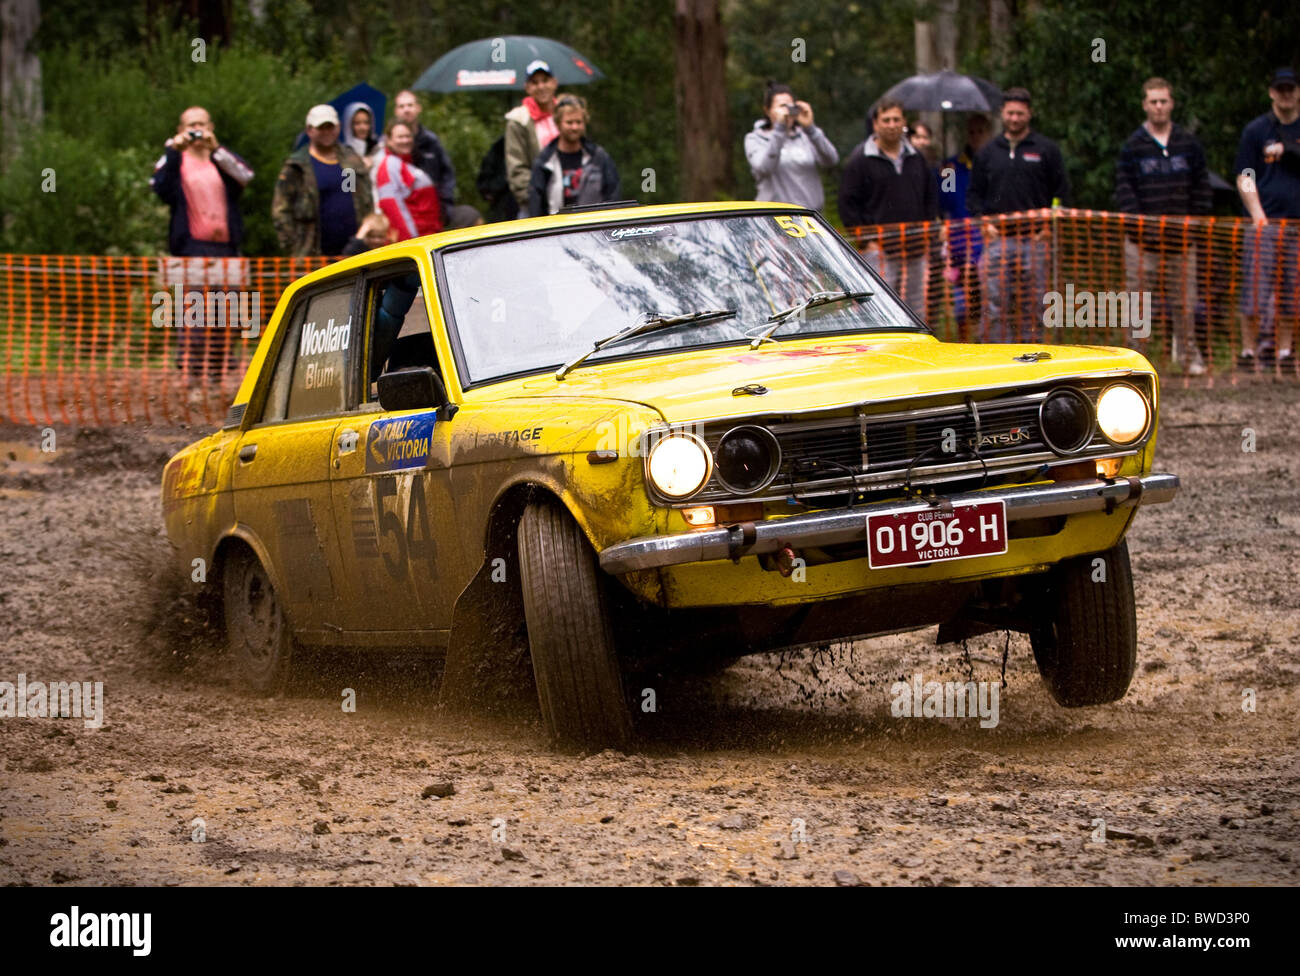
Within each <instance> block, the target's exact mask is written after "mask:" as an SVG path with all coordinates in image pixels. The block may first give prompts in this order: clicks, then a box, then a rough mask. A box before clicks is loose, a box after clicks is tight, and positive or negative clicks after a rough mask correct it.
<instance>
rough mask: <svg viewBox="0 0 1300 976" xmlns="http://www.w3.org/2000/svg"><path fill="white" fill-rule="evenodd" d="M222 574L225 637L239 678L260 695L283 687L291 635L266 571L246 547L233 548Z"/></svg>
mask: <svg viewBox="0 0 1300 976" xmlns="http://www.w3.org/2000/svg"><path fill="white" fill-rule="evenodd" d="M222 575H223V583H224V586H223V593H224V603H225V612H226V642H227V645H228V646H229V648H230V654H231V657H233V658H234V661H235V670H236V672H237V674H238V675H239V679H240V681H241V682H242V683H243V684H244V685H245V686H247V687H248V688H249V689H250V690H251V691H253V692H256V693H257V694H259V695H274V694H276V693H278V692H280V691H283V690H284V687H285V685H286V684H287V682H288V678H289V666H290V660H291V658H292V656H293V636H292V633H291V632H290V629H289V621H288V620H287V619H286V618H285V615H284V609H283V607H282V606H281V603H280V599H279V595H278V594H277V593H276V592H275V587H274V586H272V585H271V578H270V576H268V575H267V572H266V570H265V568H263V566H262V563H261V561H260V560H259V559H258V558H257V556H255V555H254V554H253V553H252V552H250V551H248V550H247V549H239V550H237V551H236V552H234V553H232V554H231V556H230V558H229V559H228V560H227V561H226V565H225V568H224V570H223V574H222Z"/></svg>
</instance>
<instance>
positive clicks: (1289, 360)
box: [1277, 349, 1296, 373]
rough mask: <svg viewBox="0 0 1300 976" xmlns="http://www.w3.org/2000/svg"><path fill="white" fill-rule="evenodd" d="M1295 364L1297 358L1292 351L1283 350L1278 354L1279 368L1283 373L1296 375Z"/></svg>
mask: <svg viewBox="0 0 1300 976" xmlns="http://www.w3.org/2000/svg"><path fill="white" fill-rule="evenodd" d="M1295 362H1296V361H1295V356H1293V355H1292V354H1291V350H1290V349H1283V350H1282V351H1281V352H1279V353H1278V354H1277V368H1278V370H1279V371H1281V372H1283V373H1294V372H1295Z"/></svg>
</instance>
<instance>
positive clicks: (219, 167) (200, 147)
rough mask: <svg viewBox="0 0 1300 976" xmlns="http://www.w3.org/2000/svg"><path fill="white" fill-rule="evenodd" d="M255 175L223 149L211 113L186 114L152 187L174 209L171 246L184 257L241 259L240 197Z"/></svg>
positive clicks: (197, 108) (199, 110) (193, 111)
mask: <svg viewBox="0 0 1300 976" xmlns="http://www.w3.org/2000/svg"><path fill="white" fill-rule="evenodd" d="M252 179H253V170H252V168H251V167H250V166H249V165H248V163H246V162H244V161H243V160H242V159H240V158H239V156H237V155H235V153H233V152H231V151H230V150H229V149H227V148H226V147H225V146H222V145H220V144H218V142H217V136H216V133H215V132H214V131H213V128H212V118H211V117H210V116H209V115H208V112H207V109H204V108H201V107H200V106H198V105H195V106H193V107H191V108H187V109H186V110H185V111H184V112H182V113H181V117H180V124H179V125H177V127H176V134H175V135H174V136H172V137H171V138H170V139H168V140H167V142H166V143H165V144H164V149H163V155H162V158H161V159H159V160H158V162H157V163H155V164H154V168H153V178H152V179H151V180H150V181H149V185H150V186H152V187H153V191H154V193H156V194H158V196H160V197H161V198H162V200H163V202H164V203H166V204H167V205H168V206H169V207H171V212H172V213H171V227H170V230H169V232H168V235H167V245H168V248H169V249H170V250H171V253H172V254H176V255H180V256H184V257H218V258H226V257H235V256H236V255H238V254H239V243H240V241H241V240H242V239H243V236H244V222H243V219H242V218H241V217H240V214H239V197H240V195H241V194H242V193H243V192H244V187H245V186H247V185H248V183H249V182H250V181H251V180H252Z"/></svg>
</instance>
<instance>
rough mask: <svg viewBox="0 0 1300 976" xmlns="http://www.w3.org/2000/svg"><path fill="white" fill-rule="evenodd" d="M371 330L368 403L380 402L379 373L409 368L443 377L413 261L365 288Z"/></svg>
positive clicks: (390, 270) (369, 332)
mask: <svg viewBox="0 0 1300 976" xmlns="http://www.w3.org/2000/svg"><path fill="white" fill-rule="evenodd" d="M365 321H366V323H367V325H368V326H369V331H368V335H369V340H370V348H369V357H368V361H369V374H370V375H369V377H368V383H367V388H368V390H369V396H368V399H370V400H372V401H373V400H378V399H379V394H378V391H377V389H376V385H375V381H376V380H377V379H378V378H379V374H380V373H385V372H389V371H391V370H394V369H402V368H403V367H406V366H432V367H433V368H434V370H435V371H437V372H438V373H439V375H441V370H440V369H439V366H438V356H437V354H436V353H435V352H434V346H433V334H432V332H431V331H430V328H429V309H428V305H427V304H426V302H425V298H424V290H423V288H422V287H421V284H420V272H419V270H418V268H417V267H416V265H415V262H414V261H403V262H400V263H398V264H395V265H393V266H392V267H391V268H386V269H384V271H383V272H382V273H381V274H379V275H377V276H375V277H374V278H372V279H371V280H370V281H369V282H368V283H367V286H366V304H365Z"/></svg>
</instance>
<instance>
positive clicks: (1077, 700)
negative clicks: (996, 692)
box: [1030, 542, 1137, 708]
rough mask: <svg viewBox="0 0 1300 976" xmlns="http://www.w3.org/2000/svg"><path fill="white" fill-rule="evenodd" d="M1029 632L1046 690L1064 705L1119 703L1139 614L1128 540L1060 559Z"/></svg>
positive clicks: (1133, 661) (1129, 676)
mask: <svg viewBox="0 0 1300 976" xmlns="http://www.w3.org/2000/svg"><path fill="white" fill-rule="evenodd" d="M1041 599H1042V600H1043V605H1042V611H1041V613H1042V615H1041V617H1040V619H1039V622H1038V624H1037V626H1036V627H1035V628H1034V629H1033V630H1031V632H1030V642H1031V644H1032V645H1033V648H1034V659H1035V660H1036V661H1037V662H1038V671H1039V673H1040V674H1041V675H1042V676H1043V681H1044V682H1045V683H1046V685H1047V690H1048V691H1050V692H1051V694H1052V697H1053V698H1054V699H1056V702H1057V704H1059V705H1064V706H1065V707H1067V708H1077V707H1080V706H1084V705H1102V704H1105V703H1106V702H1112V701H1118V700H1119V699H1121V698H1123V697H1124V693H1125V692H1126V691H1128V686H1129V683H1130V682H1131V681H1132V680H1133V671H1134V669H1135V668H1136V666H1137V614H1136V612H1135V610H1134V605H1133V571H1132V568H1131V567H1130V565H1129V558H1128V543H1127V542H1121V543H1120V544H1119V545H1117V546H1115V547H1114V548H1112V549H1108V550H1107V551H1106V552H1102V553H1097V554H1096V555H1091V556H1078V557H1075V558H1074V559H1068V560H1065V561H1064V562H1062V563H1060V564H1059V565H1058V566H1057V567H1056V568H1055V569H1054V570H1052V572H1051V573H1049V574H1048V576H1047V580H1046V584H1045V586H1044V589H1043V591H1042V593H1041Z"/></svg>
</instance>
